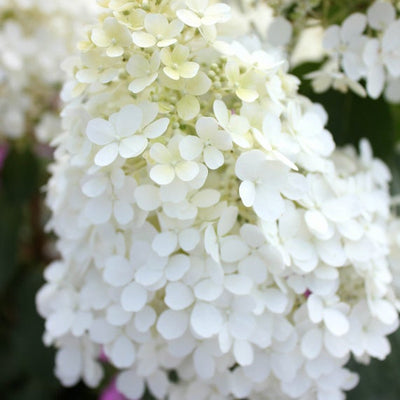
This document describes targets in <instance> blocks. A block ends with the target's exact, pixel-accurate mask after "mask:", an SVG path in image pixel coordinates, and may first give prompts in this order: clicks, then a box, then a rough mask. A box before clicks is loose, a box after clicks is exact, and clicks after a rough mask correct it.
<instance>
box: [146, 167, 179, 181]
mask: <svg viewBox="0 0 400 400" xmlns="http://www.w3.org/2000/svg"><path fill="white" fill-rule="evenodd" d="M150 178H151V179H152V180H153V181H154V182H155V183H158V184H159V185H168V184H169V183H171V182H172V181H173V180H174V178H175V171H174V168H173V167H172V166H170V165H168V164H158V165H155V166H154V167H153V168H152V169H151V170H150Z"/></svg>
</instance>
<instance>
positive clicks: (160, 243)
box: [151, 231, 178, 257]
mask: <svg viewBox="0 0 400 400" xmlns="http://www.w3.org/2000/svg"><path fill="white" fill-rule="evenodd" d="M177 244H178V238H177V236H176V233H174V232H171V231H167V232H162V233H159V234H157V236H156V237H155V238H154V240H153V242H152V244H151V246H152V247H153V250H154V251H155V252H156V253H157V254H158V255H159V256H161V257H164V256H168V255H170V254H171V253H173V252H174V251H175V249H176V246H177Z"/></svg>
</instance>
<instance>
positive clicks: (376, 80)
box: [367, 64, 386, 99]
mask: <svg viewBox="0 0 400 400" xmlns="http://www.w3.org/2000/svg"><path fill="white" fill-rule="evenodd" d="M385 78H386V76H385V70H384V68H383V65H381V64H376V65H373V66H372V67H371V68H369V69H368V74H367V92H368V94H369V95H370V96H371V97H372V98H373V99H377V98H378V97H379V96H380V95H381V94H382V91H383V87H384V85H385Z"/></svg>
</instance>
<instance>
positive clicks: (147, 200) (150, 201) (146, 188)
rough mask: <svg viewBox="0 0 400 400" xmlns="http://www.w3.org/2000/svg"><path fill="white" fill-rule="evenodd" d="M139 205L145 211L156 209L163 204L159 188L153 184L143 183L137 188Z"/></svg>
mask: <svg viewBox="0 0 400 400" xmlns="http://www.w3.org/2000/svg"><path fill="white" fill-rule="evenodd" d="M135 199H136V202H137V205H138V206H139V207H140V208H141V209H142V210H144V211H154V210H156V209H157V208H158V207H160V205H161V200H160V193H159V188H158V187H155V186H153V185H141V186H138V187H137V188H136V190H135Z"/></svg>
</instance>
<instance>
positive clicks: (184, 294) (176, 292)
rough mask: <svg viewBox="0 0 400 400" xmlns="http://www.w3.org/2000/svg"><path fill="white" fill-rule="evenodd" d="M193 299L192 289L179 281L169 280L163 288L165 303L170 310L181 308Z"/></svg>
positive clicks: (189, 303)
mask: <svg viewBox="0 0 400 400" xmlns="http://www.w3.org/2000/svg"><path fill="white" fill-rule="evenodd" d="M193 300H194V296H193V293H192V291H191V290H190V289H189V287H188V286H186V285H185V284H184V283H181V282H171V283H169V284H168V285H167V286H166V288H165V298H164V302H165V304H166V305H167V306H168V307H169V308H171V309H172V310H183V309H185V308H187V307H189V306H190V305H191V304H192V303H193Z"/></svg>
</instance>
